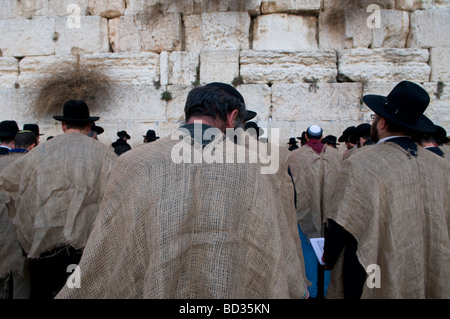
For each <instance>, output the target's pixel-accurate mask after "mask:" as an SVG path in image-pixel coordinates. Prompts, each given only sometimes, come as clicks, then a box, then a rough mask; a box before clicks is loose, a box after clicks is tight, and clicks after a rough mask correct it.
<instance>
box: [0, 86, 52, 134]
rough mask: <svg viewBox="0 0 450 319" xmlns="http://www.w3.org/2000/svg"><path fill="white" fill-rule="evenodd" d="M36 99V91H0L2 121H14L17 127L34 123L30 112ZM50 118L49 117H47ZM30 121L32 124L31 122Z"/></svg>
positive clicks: (34, 119)
mask: <svg viewBox="0 0 450 319" xmlns="http://www.w3.org/2000/svg"><path fill="white" fill-rule="evenodd" d="M36 98H37V91H36V90H28V89H10V88H6V89H3V88H2V89H0V101H2V110H1V118H2V120H15V121H16V122H17V124H18V125H19V127H22V125H23V124H25V123H36V121H37V120H39V121H40V120H42V119H36V118H35V117H34V116H33V114H32V112H31V110H32V106H33V103H34V101H35V100H36ZM48 118H49V119H50V118H51V117H50V116H49V117H48ZM31 121H32V122H31Z"/></svg>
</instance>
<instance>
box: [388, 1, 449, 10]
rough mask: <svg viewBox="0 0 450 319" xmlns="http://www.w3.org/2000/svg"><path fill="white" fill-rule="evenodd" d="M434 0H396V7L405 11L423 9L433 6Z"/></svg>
mask: <svg viewBox="0 0 450 319" xmlns="http://www.w3.org/2000/svg"><path fill="white" fill-rule="evenodd" d="M444 1H445V0H444ZM433 2H434V1H433V0H395V8H396V9H397V10H405V11H415V10H423V9H429V8H431V7H432V5H433Z"/></svg>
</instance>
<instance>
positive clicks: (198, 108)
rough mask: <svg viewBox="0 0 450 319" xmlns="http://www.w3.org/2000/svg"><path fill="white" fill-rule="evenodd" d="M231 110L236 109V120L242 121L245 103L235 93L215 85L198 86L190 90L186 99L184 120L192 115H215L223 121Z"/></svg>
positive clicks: (213, 116) (214, 117)
mask: <svg viewBox="0 0 450 319" xmlns="http://www.w3.org/2000/svg"><path fill="white" fill-rule="evenodd" d="M233 110H238V116H237V119H236V120H237V121H238V122H239V123H241V124H242V123H244V116H245V104H244V103H243V102H242V100H241V99H239V98H238V97H237V96H236V95H234V94H231V93H230V92H228V91H227V90H224V89H222V88H219V87H215V86H200V87H196V88H194V89H193V90H191V91H190V92H189V94H188V97H187V99H186V104H185V106H184V113H185V116H186V121H188V120H189V118H190V117H191V116H194V115H206V116H211V117H212V118H213V119H216V118H217V117H218V118H220V119H221V120H223V121H226V120H227V115H228V114H230V113H231V112H232V111H233Z"/></svg>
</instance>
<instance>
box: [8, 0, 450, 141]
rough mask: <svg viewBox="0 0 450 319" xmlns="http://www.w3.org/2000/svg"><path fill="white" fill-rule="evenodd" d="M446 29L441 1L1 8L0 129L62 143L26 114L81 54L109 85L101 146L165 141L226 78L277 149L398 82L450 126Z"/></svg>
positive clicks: (236, 0) (19, 0) (210, 0)
mask: <svg viewBox="0 0 450 319" xmlns="http://www.w3.org/2000/svg"><path fill="white" fill-rule="evenodd" d="M448 30H450V1H449V0H423V1H422V0H278V1H269V0H220V1H219V0H168V1H163V0H2V9H1V11H0V33H1V36H0V50H1V51H0V100H1V120H6V119H15V120H16V121H17V122H18V123H19V126H21V125H22V124H24V123H28V122H37V123H39V125H40V127H41V131H42V132H43V133H45V136H44V137H43V139H45V138H46V137H47V136H49V135H56V134H60V133H61V129H60V126H59V123H57V122H56V121H54V120H53V119H52V117H51V115H48V116H44V117H43V118H36V117H34V116H33V115H32V113H31V110H32V108H33V105H34V103H35V101H36V99H37V95H38V92H39V86H38V85H37V81H38V80H39V79H41V78H45V77H48V76H49V70H50V69H51V68H52V66H54V65H58V64H59V63H63V62H65V61H67V62H71V61H72V62H73V61H75V60H76V58H79V60H80V62H81V63H83V64H85V65H89V66H91V67H92V68H98V69H100V70H103V71H104V72H105V73H106V74H107V75H109V76H110V78H111V80H112V92H111V94H109V95H107V96H102V95H99V96H95V97H93V99H95V101H96V102H97V103H99V104H101V105H102V107H101V108H100V109H96V112H95V113H96V114H93V115H99V116H100V117H101V118H100V120H99V122H98V123H97V124H98V125H100V126H102V127H104V128H105V133H104V134H102V135H100V140H101V141H102V142H104V143H105V144H110V143H111V142H112V141H114V140H115V139H116V132H117V131H119V130H127V131H128V132H129V134H130V135H131V137H132V139H131V141H130V142H131V145H132V146H137V145H140V144H142V137H141V136H142V135H144V134H145V132H146V131H147V130H148V129H155V130H156V132H157V134H158V135H159V136H162V137H163V136H167V135H169V134H170V132H171V131H172V130H173V129H174V128H176V127H177V126H178V125H179V124H180V122H181V121H182V120H183V108H184V102H185V98H186V96H187V94H188V92H189V90H191V89H192V88H193V87H194V86H195V85H198V84H205V83H208V82H211V81H222V82H227V83H233V84H234V85H235V86H236V87H237V89H238V90H239V91H240V92H241V93H242V94H243V96H244V98H245V100H246V103H247V107H248V109H251V110H254V111H256V112H258V116H257V118H256V120H257V121H258V123H259V125H260V126H262V127H265V128H270V127H278V128H280V129H281V135H280V136H281V138H282V141H281V142H283V141H284V140H285V141H286V143H287V140H288V139H289V137H291V136H295V137H296V136H300V134H301V132H302V131H303V130H305V129H306V128H307V127H308V126H309V125H311V124H318V125H321V126H322V127H323V128H324V132H325V134H333V135H336V136H339V135H340V134H341V132H342V131H343V130H344V129H345V128H346V127H347V126H349V125H357V124H360V123H362V122H369V121H370V120H369V114H370V113H371V112H370V110H369V109H368V108H367V107H366V106H364V105H363V104H362V96H363V95H364V94H382V95H386V94H388V93H389V91H390V90H391V89H392V87H393V86H394V85H395V84H396V83H397V82H399V81H401V80H411V81H415V82H417V83H420V84H422V85H423V87H425V89H426V90H427V91H428V92H429V94H430V97H431V104H430V106H429V107H428V109H427V111H426V114H427V115H428V116H429V117H430V118H431V119H432V120H433V121H435V123H436V124H439V125H441V126H443V127H445V128H446V130H447V131H450V112H449V110H450V62H449V61H450V59H449V58H448V57H449V55H450V32H449V31H448ZM165 91H169V92H170V93H171V96H172V99H171V100H169V101H166V100H163V99H161V95H162V93H163V92H165ZM92 113H94V112H92Z"/></svg>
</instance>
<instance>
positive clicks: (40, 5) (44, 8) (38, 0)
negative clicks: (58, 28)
mask: <svg viewBox="0 0 450 319" xmlns="http://www.w3.org/2000/svg"><path fill="white" fill-rule="evenodd" d="M48 5H49V3H48V0H24V1H17V13H18V18H25V19H32V18H36V17H45V16H48Z"/></svg>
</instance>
